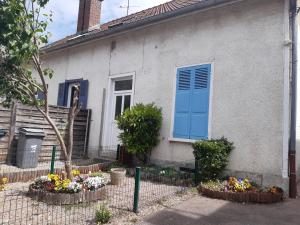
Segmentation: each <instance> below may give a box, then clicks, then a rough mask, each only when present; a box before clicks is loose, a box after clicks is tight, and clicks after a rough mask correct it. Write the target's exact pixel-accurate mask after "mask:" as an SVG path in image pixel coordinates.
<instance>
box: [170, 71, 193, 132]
mask: <svg viewBox="0 0 300 225" xmlns="http://www.w3.org/2000/svg"><path fill="white" fill-rule="evenodd" d="M191 79H192V71H191V70H190V69H184V68H183V69H178V72H177V82H176V83H177V84H176V100H175V116H174V130H173V136H174V137H175V138H189V130H190V123H189V121H190V95H191Z"/></svg>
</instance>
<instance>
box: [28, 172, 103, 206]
mask: <svg viewBox="0 0 300 225" xmlns="http://www.w3.org/2000/svg"><path fill="white" fill-rule="evenodd" d="M72 173H73V175H74V179H73V180H69V179H64V178H63V177H62V176H60V175H58V174H49V175H48V176H41V177H38V178H37V179H36V180H35V181H34V182H33V183H32V184H31V185H30V186H29V195H30V196H31V197H33V198H37V200H39V201H43V202H46V203H49V204H63V205H69V204H77V203H85V202H91V201H96V200H100V199H103V198H104V197H105V185H106V183H107V182H106V181H105V179H104V178H103V176H102V174H101V173H91V174H83V175H82V174H80V173H79V171H78V170H74V171H72Z"/></svg>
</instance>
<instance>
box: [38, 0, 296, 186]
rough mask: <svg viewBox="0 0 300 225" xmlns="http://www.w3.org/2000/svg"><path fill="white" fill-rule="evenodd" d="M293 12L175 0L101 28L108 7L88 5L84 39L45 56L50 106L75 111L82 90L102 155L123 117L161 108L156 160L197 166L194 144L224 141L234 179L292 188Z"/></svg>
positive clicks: (252, 1) (77, 37)
mask: <svg viewBox="0 0 300 225" xmlns="http://www.w3.org/2000/svg"><path fill="white" fill-rule="evenodd" d="M293 4H295V1H289V0H218V1H215V0H173V1H170V2H167V3H165V4H162V5H159V6H156V7H153V8H150V9H146V10H143V11H141V12H138V13H134V14H132V15H129V16H126V17H122V18H119V19H117V20H113V21H111V22H108V23H105V24H101V23H100V24H99V21H100V16H101V1H98V0H80V7H79V14H78V26H77V32H76V33H75V34H74V35H71V36H68V37H66V38H64V39H62V40H59V41H56V42H54V43H52V44H50V45H48V46H46V47H45V48H44V53H45V54H44V56H43V57H44V60H45V65H46V66H49V67H51V68H52V69H54V71H55V76H54V77H53V78H52V80H51V81H48V83H49V97H50V103H51V104H58V105H62V106H69V105H70V98H71V96H72V91H73V86H74V85H80V101H81V102H82V105H83V107H87V108H90V109H92V121H91V127H90V142H89V146H90V147H91V148H90V151H89V154H90V156H94V155H96V154H97V152H96V151H93V149H98V148H97V147H99V146H102V147H106V146H116V145H117V144H118V143H119V141H118V138H117V136H118V133H119V131H118V129H117V127H116V123H115V117H116V116H117V115H119V114H121V113H122V112H123V111H124V110H125V109H126V108H128V107H130V106H132V105H134V104H136V103H140V102H142V103H151V102H154V103H155V104H156V105H158V106H160V107H162V109H163V126H162V129H161V140H160V144H159V145H158V146H157V148H156V149H154V151H153V153H152V161H153V162H156V163H161V164H165V163H169V162H172V163H178V164H188V163H192V162H193V154H192V151H193V150H192V147H191V143H192V142H194V141H195V140H199V139H210V138H219V137H222V136H224V137H226V138H228V139H229V140H231V141H233V142H234V144H235V146H236V149H235V150H234V151H233V152H232V154H231V158H230V163H229V166H228V171H230V173H231V174H237V175H239V176H248V177H251V178H255V179H256V180H258V181H259V182H262V183H263V184H265V185H268V184H276V185H279V186H282V187H284V188H285V189H287V188H288V186H289V179H288V178H289V166H288V165H289V161H288V152H289V137H290V117H291V111H292V110H291V107H290V106H291V105H292V104H290V103H291V102H292V98H291V94H290V92H291V84H290V77H292V53H293V52H292V36H293V35H292V34H293V32H292V26H291V24H292V19H293V18H292V17H291V13H290V10H291V9H292V8H294V7H296V6H294V5H293ZM299 127H300V126H299ZM298 161H299V162H300V158H298ZM298 166H299V164H298Z"/></svg>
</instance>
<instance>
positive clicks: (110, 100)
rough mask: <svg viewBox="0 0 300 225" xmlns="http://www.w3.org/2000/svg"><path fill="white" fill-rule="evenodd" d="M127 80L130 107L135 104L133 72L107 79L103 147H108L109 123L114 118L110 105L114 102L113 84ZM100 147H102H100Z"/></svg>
mask: <svg viewBox="0 0 300 225" xmlns="http://www.w3.org/2000/svg"><path fill="white" fill-rule="evenodd" d="M128 78H131V79H132V92H131V93H132V100H131V101H132V105H134V104H135V72H131V73H122V74H116V75H111V76H109V77H108V88H107V93H108V94H107V96H106V104H105V105H106V106H105V116H104V118H105V119H104V121H103V123H104V129H103V130H104V132H103V137H102V138H103V146H109V145H110V129H111V126H110V123H111V121H112V117H114V113H111V110H112V105H113V102H114V94H115V93H114V83H115V81H119V80H126V79H128ZM101 147H102V146H101Z"/></svg>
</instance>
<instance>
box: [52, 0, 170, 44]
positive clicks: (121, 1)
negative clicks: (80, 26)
mask: <svg viewBox="0 0 300 225" xmlns="http://www.w3.org/2000/svg"><path fill="white" fill-rule="evenodd" d="M127 1H128V0H104V1H103V2H102V12H101V23H104V22H107V21H110V20H113V19H117V18H119V17H122V16H126V13H127V9H126V7H127ZM168 1H170V0H130V6H131V7H130V10H129V13H130V14H131V13H134V12H137V11H141V10H144V9H147V8H150V7H153V6H155V5H159V4H162V3H165V2H168ZM78 5H79V0H50V1H49V4H48V5H47V9H46V10H47V11H50V10H51V11H53V14H54V15H53V23H52V24H50V25H49V30H50V32H51V33H52V37H51V41H55V40H58V39H60V38H63V37H65V36H67V35H70V34H74V33H75V32H76V25H77V16H78Z"/></svg>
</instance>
